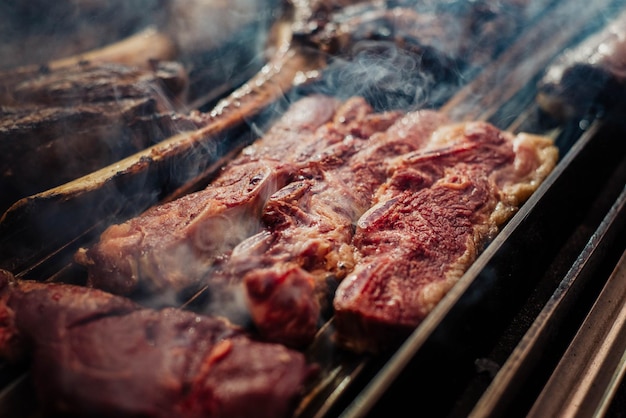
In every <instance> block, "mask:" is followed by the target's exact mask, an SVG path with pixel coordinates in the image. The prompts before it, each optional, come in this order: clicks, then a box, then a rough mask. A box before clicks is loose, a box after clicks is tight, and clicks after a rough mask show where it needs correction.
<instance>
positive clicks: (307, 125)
mask: <svg viewBox="0 0 626 418" xmlns="http://www.w3.org/2000/svg"><path fill="white" fill-rule="evenodd" d="M336 106H337V103H336V101H335V99H331V98H328V97H321V96H316V97H309V98H306V99H302V100H301V101H299V102H298V103H296V104H295V105H294V106H292V107H291V109H290V110H289V111H288V112H287V113H286V114H285V116H284V118H282V119H281V121H280V122H278V123H277V124H276V125H275V126H273V127H272V128H271V129H270V130H269V132H268V133H267V134H266V135H264V136H263V138H262V139H261V140H259V141H257V142H256V143H254V144H252V145H250V146H248V147H246V148H245V149H244V150H242V152H241V153H240V155H239V156H238V157H237V158H235V159H234V160H232V161H231V162H230V163H228V164H227V165H226V166H225V167H224V168H223V169H222V171H221V172H220V173H219V175H218V176H217V178H216V179H215V180H214V181H213V182H212V183H211V185H210V186H209V187H207V188H206V189H204V190H202V191H199V192H196V193H192V194H190V195H186V196H184V197H182V198H180V199H177V200H174V201H172V202H168V203H165V204H162V205H159V206H155V207H153V208H151V209H149V210H148V211H146V212H145V213H144V214H142V215H141V216H139V217H136V218H133V219H130V220H129V221H127V222H125V223H123V224H119V225H112V226H111V227H109V228H108V229H107V230H106V231H104V233H103V234H102V236H101V238H100V241H99V242H98V243H96V244H95V245H94V246H92V247H90V248H89V249H82V250H80V251H79V252H78V253H77V257H76V259H77V261H78V262H79V263H80V264H83V265H84V266H86V267H87V268H88V272H89V279H88V280H89V283H90V284H91V285H93V286H94V287H98V288H102V289H105V290H108V291H111V292H113V293H119V294H131V293H133V292H137V291H142V292H143V293H146V292H147V293H153V294H158V293H160V297H163V293H164V292H172V293H174V294H177V293H178V292H180V291H182V290H184V289H185V288H187V287H194V286H198V284H199V282H200V279H202V277H203V276H205V275H206V274H208V273H209V272H210V271H211V270H212V268H213V267H212V266H213V265H214V264H215V263H216V262H219V261H220V259H221V258H222V257H224V254H225V253H226V252H228V251H229V250H231V249H232V248H233V247H234V246H235V245H236V244H238V243H239V242H240V241H241V240H243V239H245V238H247V237H249V236H251V235H253V234H255V233H256V232H257V231H258V230H259V228H260V222H259V219H260V216H261V211H262V210H263V207H264V205H265V202H266V200H267V199H268V198H269V196H270V195H272V194H273V193H274V192H275V191H276V190H278V189H280V188H281V187H283V186H284V185H285V184H287V183H288V181H289V179H290V178H291V177H292V176H293V175H294V174H295V173H296V168H295V167H296V165H297V162H298V160H302V159H304V160H306V159H307V158H308V156H309V155H315V154H316V153H317V152H318V151H319V150H320V149H319V145H316V144H321V141H320V140H319V138H317V137H316V136H315V135H314V131H315V130H316V129H317V128H318V127H319V126H321V125H323V124H324V123H326V122H327V121H328V120H329V119H330V118H331V117H332V115H333V113H334V109H335V107H336ZM165 300H167V298H165Z"/></svg>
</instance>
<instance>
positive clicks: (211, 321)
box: [0, 271, 316, 418]
mask: <svg viewBox="0 0 626 418" xmlns="http://www.w3.org/2000/svg"><path fill="white" fill-rule="evenodd" d="M0 273H1V277H0V282H1V283H2V285H1V286H0V287H1V290H2V293H1V299H0V354H2V355H3V356H4V357H9V358H11V357H13V359H15V357H16V355H17V354H18V353H19V354H23V353H24V352H27V353H29V356H30V357H32V367H31V373H32V378H33V382H34V385H35V388H36V391H37V395H38V396H39V399H40V401H41V403H42V405H43V406H44V410H45V411H48V412H55V413H62V414H66V415H67V414H69V415H71V416H90V417H91V416H93V417H139V416H141V417H163V418H170V417H174V416H175V417H181V418H184V417H189V418H195V417H198V418H199V417H229V418H232V417H250V416H255V417H272V418H275V417H288V416H291V414H292V413H293V410H294V408H295V406H296V404H297V402H298V400H299V397H300V396H301V395H302V391H303V387H304V385H305V384H306V381H307V379H309V378H311V377H312V376H313V374H314V373H315V370H316V368H315V366H312V365H308V364H307V363H306V361H305V358H304V355H303V354H302V353H300V352H297V351H292V350H289V349H287V348H285V347H283V346H281V345H277V344H270V343H262V342H256V341H254V340H252V339H250V338H249V337H248V336H247V335H246V334H244V333H243V332H242V330H241V329H239V328H236V327H234V326H233V325H231V324H230V323H228V322H227V321H226V320H224V319H221V318H216V317H208V316H200V315H197V314H194V313H192V312H189V311H183V310H179V309H174V308H167V309H164V310H160V311H156V310H149V309H143V308H141V307H139V306H137V305H136V304H135V303H134V302H131V301H130V300H128V299H126V298H123V297H119V296H113V295H111V294H108V293H105V292H103V291H100V290H96V289H90V288H86V287H82V286H73V285H65V284H49V283H48V284H46V283H37V282H15V281H14V280H13V279H12V277H11V275H10V274H9V273H8V272H5V271H2V272H0ZM9 282H12V283H9Z"/></svg>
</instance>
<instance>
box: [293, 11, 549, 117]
mask: <svg viewBox="0 0 626 418" xmlns="http://www.w3.org/2000/svg"><path fill="white" fill-rule="evenodd" d="M549 2H550V0H507V1H498V2H493V1H483V0H478V1H471V2H468V1H464V0H462V1H456V0H454V1H446V2H443V3H442V2H436V1H423V0H420V1H392V2H377V1H369V2H357V3H358V4H355V5H351V6H346V7H342V6H343V5H342V4H341V3H342V2H338V1H320V2H315V3H317V4H314V8H313V10H312V11H311V12H310V14H311V16H310V17H309V19H310V20H311V21H310V22H306V23H300V24H299V25H297V26H296V33H295V36H296V37H302V38H304V39H306V40H307V41H308V42H310V43H312V44H313V45H314V47H315V48H318V49H320V50H323V51H326V52H329V53H330V54H333V55H334V56H339V57H341V59H339V60H336V62H335V63H333V65H332V66H331V68H329V70H327V71H326V73H327V74H326V75H325V77H330V78H334V77H346V76H345V74H346V73H348V74H350V73H352V72H356V74H354V76H355V77H358V78H359V80H361V79H362V80H363V81H362V82H361V83H356V84H351V83H345V82H343V83H342V87H343V90H344V91H342V92H341V94H343V95H344V97H346V96H350V95H361V96H365V97H366V98H367V99H368V100H370V101H371V102H372V103H374V104H375V107H376V109H389V106H392V107H393V106H396V105H397V104H398V103H399V104H400V105H401V106H402V107H406V106H420V107H437V106H440V105H441V104H443V103H444V102H445V101H446V100H447V99H449V98H450V97H451V95H452V94H453V93H454V92H455V91H456V90H457V89H458V88H459V86H461V85H462V84H464V83H467V81H468V80H469V79H471V78H472V77H473V76H474V75H475V74H476V73H477V72H478V71H480V70H481V69H482V68H483V67H484V66H485V65H487V64H488V63H489V62H492V61H493V60H494V59H495V58H496V57H497V56H498V55H499V54H500V53H501V52H502V51H503V50H504V48H505V47H506V46H507V45H509V44H510V42H511V41H512V40H513V39H515V37H516V36H517V35H519V33H520V32H521V31H522V29H523V28H525V27H527V25H528V24H530V23H531V22H532V21H533V19H534V18H535V17H536V16H537V13H538V12H539V11H540V10H542V9H543V8H544V7H545V6H546V4H548V3H549ZM344 57H349V59H350V62H357V63H361V65H360V66H356V67H351V66H350V64H348V65H347V66H346V65H344V61H343V58H344ZM335 66H336V67H338V68H337V69H335V68H334V67H335ZM346 67H348V68H347V69H346ZM346 78H347V79H348V80H347V81H349V77H346ZM343 84H348V85H347V86H344V85H343ZM383 92H384V93H385V94H383ZM377 101H381V103H380V105H379V104H378V103H377Z"/></svg>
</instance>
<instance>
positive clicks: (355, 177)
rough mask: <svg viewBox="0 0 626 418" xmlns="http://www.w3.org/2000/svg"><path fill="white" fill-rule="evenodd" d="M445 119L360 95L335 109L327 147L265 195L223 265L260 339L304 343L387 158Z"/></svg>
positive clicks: (348, 254)
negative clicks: (377, 108) (257, 218)
mask: <svg viewBox="0 0 626 418" xmlns="http://www.w3.org/2000/svg"><path fill="white" fill-rule="evenodd" d="M340 121H341V122H340ZM445 121H446V118H445V116H443V115H441V114H438V113H435V112H430V111H423V112H412V113H409V114H406V115H402V114H401V113H400V112H386V113H374V112H373V109H372V108H371V106H369V105H368V104H366V102H365V101H364V100H363V99H362V98H354V99H351V100H348V101H347V103H346V104H345V105H344V106H343V107H342V109H340V111H339V112H338V113H337V115H336V116H335V123H334V124H332V125H330V124H329V125H327V127H326V128H327V131H326V133H325V136H327V137H328V138H329V139H331V138H332V139H331V140H329V144H328V147H327V148H326V149H325V151H324V152H323V153H322V154H321V155H320V156H319V157H317V158H315V159H314V160H312V161H310V162H309V164H308V165H307V167H306V168H305V169H304V170H303V174H304V175H303V177H304V179H302V180H300V181H294V182H292V183H290V184H289V185H288V186H286V187H285V188H283V189H281V190H279V191H278V192H276V194H274V195H273V196H272V197H271V198H270V199H269V201H268V203H267V205H266V206H265V209H264V211H263V216H262V221H263V225H264V228H263V229H262V231H261V232H260V233H258V234H257V235H255V236H253V237H251V238H250V239H248V240H246V241H244V242H243V243H242V244H240V245H238V246H237V247H235V249H234V250H233V253H232V255H231V257H230V258H229V260H228V262H226V263H225V265H224V267H223V272H224V271H226V272H228V274H229V275H230V276H231V277H233V278H237V277H242V278H243V282H244V286H245V290H246V296H247V306H248V308H249V309H250V313H251V317H252V321H253V323H254V324H255V326H256V328H257V330H259V331H260V332H261V334H262V335H263V336H264V337H265V338H267V339H269V340H271V341H279V342H282V343H284V344H287V345H292V346H303V345H306V344H308V343H310V342H311V341H312V339H313V337H314V335H315V333H316V332H317V330H318V327H319V323H320V321H321V319H322V318H321V313H322V312H324V311H326V312H330V309H329V308H330V307H329V306H325V305H326V304H327V305H330V302H329V301H330V300H331V298H332V295H333V291H334V288H335V285H334V283H335V282H338V281H340V280H341V279H343V278H344V276H345V275H346V274H347V273H348V272H350V271H351V270H352V268H353V266H354V262H355V261H354V259H353V248H352V246H351V240H352V235H353V225H354V224H355V223H356V221H357V219H358V218H359V217H360V216H361V215H362V214H363V213H364V212H365V211H366V210H367V209H368V208H369V207H370V206H371V203H372V202H371V198H372V196H373V194H374V192H375V190H376V189H377V187H378V186H379V185H380V184H381V183H382V182H384V181H385V179H386V176H387V170H388V165H389V160H390V159H392V158H394V157H395V156H396V155H398V154H399V153H400V154H401V153H405V152H409V151H413V150H416V149H419V148H420V147H421V146H423V145H424V144H425V142H426V141H427V139H428V137H429V134H430V132H432V130H434V129H435V127H437V126H439V125H441V124H442V123H445ZM231 280H232V279H231Z"/></svg>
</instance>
